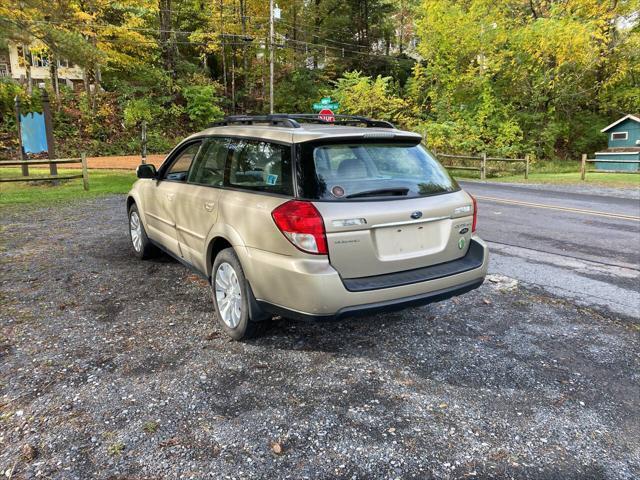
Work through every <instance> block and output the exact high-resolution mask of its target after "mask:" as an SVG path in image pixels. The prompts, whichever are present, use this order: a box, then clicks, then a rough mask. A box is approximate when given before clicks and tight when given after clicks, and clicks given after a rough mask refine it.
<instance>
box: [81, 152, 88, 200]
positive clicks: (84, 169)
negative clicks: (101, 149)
mask: <svg viewBox="0 0 640 480" xmlns="http://www.w3.org/2000/svg"><path fill="white" fill-rule="evenodd" d="M81 157H82V188H84V190H85V192H86V191H88V190H89V172H88V171H87V154H86V153H84V152H83V153H82V155H81Z"/></svg>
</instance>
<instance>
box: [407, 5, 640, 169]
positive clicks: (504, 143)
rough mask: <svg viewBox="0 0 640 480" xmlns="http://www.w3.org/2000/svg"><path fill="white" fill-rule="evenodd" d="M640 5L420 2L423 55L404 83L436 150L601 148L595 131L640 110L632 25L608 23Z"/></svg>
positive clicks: (569, 153)
mask: <svg viewBox="0 0 640 480" xmlns="http://www.w3.org/2000/svg"><path fill="white" fill-rule="evenodd" d="M634 5H635V7H634ZM637 7H638V2H637V0H633V1H629V2H615V3H614V2H597V1H595V0H567V1H566V2H540V1H533V2H520V1H516V0H507V1H504V2H494V1H490V0H470V1H468V2H455V1H453V0H423V1H422V3H421V7H420V9H419V13H420V16H419V19H418V21H417V34H418V37H419V38H420V39H421V40H422V41H421V42H420V44H419V46H418V51H419V52H420V54H421V55H422V56H423V57H424V58H425V63H424V65H416V67H415V68H414V75H413V78H412V79H411V80H410V81H409V82H408V84H407V88H406V91H407V97H408V99H409V101H410V103H411V104H412V108H413V112H414V116H415V117H417V118H418V121H417V124H418V126H419V127H420V128H422V129H423V130H424V131H426V133H427V135H428V142H429V143H430V144H431V145H433V146H434V147H435V148H436V149H438V150H441V151H442V150H447V151H458V152H461V151H464V152H479V151H487V152H488V153H490V154H491V153H495V154H500V155H515V154H520V155H521V154H524V153H530V154H533V155H534V156H536V157H538V158H555V157H558V156H561V157H567V158H578V157H579V155H580V154H581V153H585V152H592V151H594V150H596V149H598V148H602V147H605V146H606V137H605V136H604V135H602V134H600V133H599V129H600V128H602V127H603V126H605V125H607V123H609V122H610V121H612V120H614V119H615V118H618V117H619V116H621V115H622V114H623V113H629V112H633V111H636V110H638V109H640V89H639V88H638V82H637V78H640V77H638V73H640V54H639V51H640V49H638V48H635V49H634V48H633V46H634V45H635V46H638V47H640V43H639V38H638V31H637V28H636V30H632V29H631V30H630V29H626V30H624V29H620V30H618V29H617V28H614V27H612V25H614V24H616V22H617V20H616V19H620V18H622V17H623V16H625V15H628V14H630V13H631V12H633V11H634V9H637ZM630 18H631V17H630ZM634 79H635V80H634Z"/></svg>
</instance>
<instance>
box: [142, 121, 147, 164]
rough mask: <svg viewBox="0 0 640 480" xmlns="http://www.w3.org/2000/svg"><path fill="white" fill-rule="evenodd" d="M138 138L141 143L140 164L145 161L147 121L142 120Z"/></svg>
mask: <svg viewBox="0 0 640 480" xmlns="http://www.w3.org/2000/svg"><path fill="white" fill-rule="evenodd" d="M140 140H141V142H140V143H141V144H142V164H143V165H144V164H145V163H147V121H146V120H143V121H142V132H141V133H140Z"/></svg>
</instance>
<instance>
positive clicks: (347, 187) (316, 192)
mask: <svg viewBox="0 0 640 480" xmlns="http://www.w3.org/2000/svg"><path fill="white" fill-rule="evenodd" d="M299 170H300V173H299V183H300V190H301V196H302V197H303V198H307V199H310V200H351V199H353V200H356V199H358V200H363V199H367V198H371V199H381V198H387V197H398V198H399V197H405V198H406V197H419V196H426V195H435V194H440V193H447V192H452V191H456V190H458V189H459V188H460V187H459V186H458V184H457V183H456V181H455V180H453V179H452V178H451V177H450V176H449V174H448V172H447V171H446V170H445V169H444V167H442V165H440V164H439V163H438V161H437V160H436V159H435V157H433V156H432V155H431V154H430V153H429V152H428V151H427V150H426V149H424V148H423V147H422V146H421V145H415V144H399V143H388V144H385V143H367V142H362V143H356V142H354V143H338V144H321V143H318V142H310V143H307V144H303V145H302V146H301V156H300V168H299Z"/></svg>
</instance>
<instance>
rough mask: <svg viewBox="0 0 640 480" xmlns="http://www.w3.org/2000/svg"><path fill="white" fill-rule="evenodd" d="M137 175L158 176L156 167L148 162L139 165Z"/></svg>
mask: <svg viewBox="0 0 640 480" xmlns="http://www.w3.org/2000/svg"><path fill="white" fill-rule="evenodd" d="M136 175H137V176H138V178H156V167H154V166H153V165H150V164H148V163H144V164H142V165H138V168H136Z"/></svg>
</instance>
